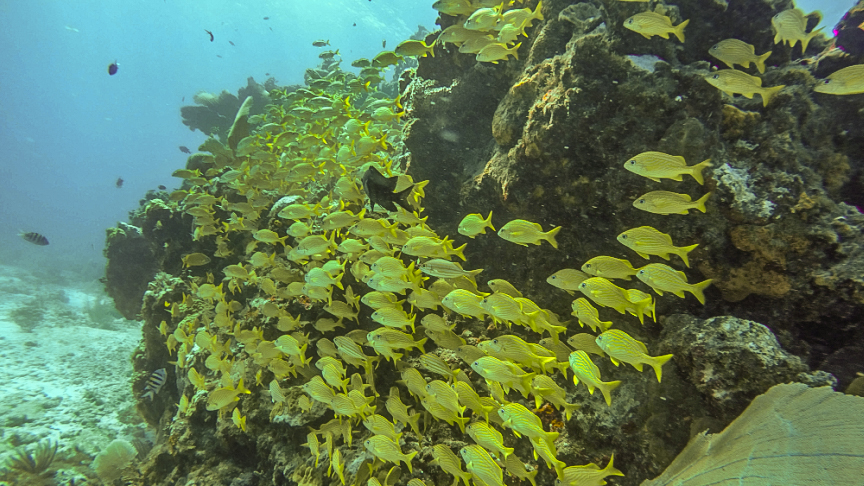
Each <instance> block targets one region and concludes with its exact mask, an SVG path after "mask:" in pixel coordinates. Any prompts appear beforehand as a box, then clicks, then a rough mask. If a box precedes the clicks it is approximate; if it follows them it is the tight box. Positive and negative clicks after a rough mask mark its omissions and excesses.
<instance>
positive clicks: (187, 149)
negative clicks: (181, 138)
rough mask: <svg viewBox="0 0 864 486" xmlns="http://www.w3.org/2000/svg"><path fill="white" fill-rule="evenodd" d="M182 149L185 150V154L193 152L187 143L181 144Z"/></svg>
mask: <svg viewBox="0 0 864 486" xmlns="http://www.w3.org/2000/svg"><path fill="white" fill-rule="evenodd" d="M180 151H181V152H183V153H184V154H191V153H192V151H191V150H189V147H187V146H185V145H181V146H180Z"/></svg>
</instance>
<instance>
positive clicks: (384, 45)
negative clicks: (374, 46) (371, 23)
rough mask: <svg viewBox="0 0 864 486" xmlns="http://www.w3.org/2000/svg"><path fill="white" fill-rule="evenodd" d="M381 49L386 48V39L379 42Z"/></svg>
mask: <svg viewBox="0 0 864 486" xmlns="http://www.w3.org/2000/svg"><path fill="white" fill-rule="evenodd" d="M381 47H382V48H383V47H387V39H384V40H382V41H381Z"/></svg>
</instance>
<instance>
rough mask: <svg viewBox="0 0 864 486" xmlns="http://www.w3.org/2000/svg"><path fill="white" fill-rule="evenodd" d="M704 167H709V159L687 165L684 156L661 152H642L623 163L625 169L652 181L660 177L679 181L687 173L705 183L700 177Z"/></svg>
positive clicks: (657, 180) (658, 180)
mask: <svg viewBox="0 0 864 486" xmlns="http://www.w3.org/2000/svg"><path fill="white" fill-rule="evenodd" d="M706 167H711V159H708V160H704V161H702V162H701V163H699V164H696V165H687V162H685V161H684V157H681V156H676V155H669V154H664V153H663V152H642V153H641V154H639V155H636V156H634V157H633V158H631V159H630V160H628V161H627V162H626V163H625V164H624V168H625V169H627V170H629V171H630V172H632V173H634V174H638V175H641V176H642V177H647V178H649V179H651V180H652V181H656V182H660V179H672V180H673V181H680V180H681V176H682V175H684V174H689V175H690V176H692V177H693V178H694V179H696V182H698V183H699V184H704V183H705V180H704V179H703V178H702V169H704V168H706Z"/></svg>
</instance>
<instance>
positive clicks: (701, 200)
mask: <svg viewBox="0 0 864 486" xmlns="http://www.w3.org/2000/svg"><path fill="white" fill-rule="evenodd" d="M711 194H713V193H711V192H709V193H708V194H705V195H704V196H702V197H700V198H699V199H698V200H697V201H696V202H695V203H694V204H695V206H694V207H695V208H696V209H698V210H699V211H702V212H703V213H704V212H706V209H705V201H707V200H708V198H709V197H711Z"/></svg>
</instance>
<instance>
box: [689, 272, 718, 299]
mask: <svg viewBox="0 0 864 486" xmlns="http://www.w3.org/2000/svg"><path fill="white" fill-rule="evenodd" d="M711 282H713V280H711V279H710V278H709V279H708V280H703V281H702V282H699V283H697V284H693V285H691V286H690V288H689V289H688V290H689V291H690V293H691V294H693V296H694V297H696V299H698V300H699V303H700V304H702V305H705V294H704V293H703V291H704V290H705V289H706V288H708V286H709V285H711Z"/></svg>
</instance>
